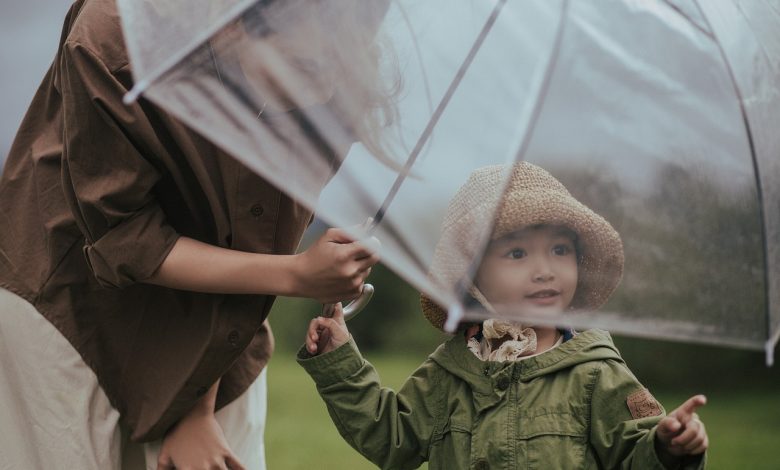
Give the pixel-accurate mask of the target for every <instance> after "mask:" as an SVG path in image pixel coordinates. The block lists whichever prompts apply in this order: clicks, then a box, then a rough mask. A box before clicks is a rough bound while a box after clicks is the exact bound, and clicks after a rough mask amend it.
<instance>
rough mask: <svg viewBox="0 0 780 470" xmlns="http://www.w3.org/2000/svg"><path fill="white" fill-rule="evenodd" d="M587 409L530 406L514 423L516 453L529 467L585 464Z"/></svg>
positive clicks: (578, 465) (571, 466) (540, 467)
mask: <svg viewBox="0 0 780 470" xmlns="http://www.w3.org/2000/svg"><path fill="white" fill-rule="evenodd" d="M585 413H587V410H582V412H579V411H578V410H573V409H571V408H567V409H566V410H559V409H544V408H542V409H540V408H537V409H533V410H528V411H527V412H526V413H524V414H523V415H522V416H521V417H520V419H519V422H518V426H517V455H518V457H520V458H521V460H522V457H525V459H524V460H526V462H527V468H529V469H537V468H538V469H543V468H585V467H587V464H586V451H587V447H588V438H587V425H586V416H587V414H585Z"/></svg>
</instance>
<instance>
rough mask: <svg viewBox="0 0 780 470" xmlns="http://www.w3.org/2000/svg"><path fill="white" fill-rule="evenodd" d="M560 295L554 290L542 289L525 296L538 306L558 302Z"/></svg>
mask: <svg viewBox="0 0 780 470" xmlns="http://www.w3.org/2000/svg"><path fill="white" fill-rule="evenodd" d="M560 295H561V293H560V292H559V291H557V290H554V289H544V290H540V291H536V292H534V293H532V294H529V295H527V296H526V298H527V299H529V300H531V301H532V302H534V303H536V304H540V305H549V304H552V303H554V302H555V301H557V300H558V296H560Z"/></svg>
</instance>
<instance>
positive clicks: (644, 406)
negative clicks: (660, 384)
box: [626, 388, 663, 419]
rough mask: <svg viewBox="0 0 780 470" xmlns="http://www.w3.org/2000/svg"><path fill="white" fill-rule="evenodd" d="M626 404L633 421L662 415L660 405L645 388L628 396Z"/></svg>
mask: <svg viewBox="0 0 780 470" xmlns="http://www.w3.org/2000/svg"><path fill="white" fill-rule="evenodd" d="M626 404H627V405H628V409H629V411H631V416H633V417H634V419H639V418H647V417H648V416H658V415H660V414H663V412H662V411H661V405H660V404H659V403H658V401H656V399H655V398H653V395H651V394H650V391H649V390H647V389H646V388H645V389H642V390H639V391H637V392H634V393H632V394H631V395H629V396H628V398H626Z"/></svg>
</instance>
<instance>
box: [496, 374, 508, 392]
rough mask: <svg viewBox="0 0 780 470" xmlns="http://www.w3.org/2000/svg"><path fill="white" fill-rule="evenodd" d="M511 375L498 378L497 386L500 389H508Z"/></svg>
mask: <svg viewBox="0 0 780 470" xmlns="http://www.w3.org/2000/svg"><path fill="white" fill-rule="evenodd" d="M509 382H510V381H509V377H507V376H505V375H502V376H501V377H499V378H498V382H496V386H497V387H498V389H499V390H506V389H508V388H509Z"/></svg>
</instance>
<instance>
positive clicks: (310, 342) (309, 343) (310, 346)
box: [306, 317, 320, 354]
mask: <svg viewBox="0 0 780 470" xmlns="http://www.w3.org/2000/svg"><path fill="white" fill-rule="evenodd" d="M318 318H319V317H317V318H312V319H311V321H310V322H309V328H308V329H307V330H306V350H307V351H309V353H311V354H316V353H317V343H318V341H319V339H320V335H319V331H318V328H319V321H318Z"/></svg>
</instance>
